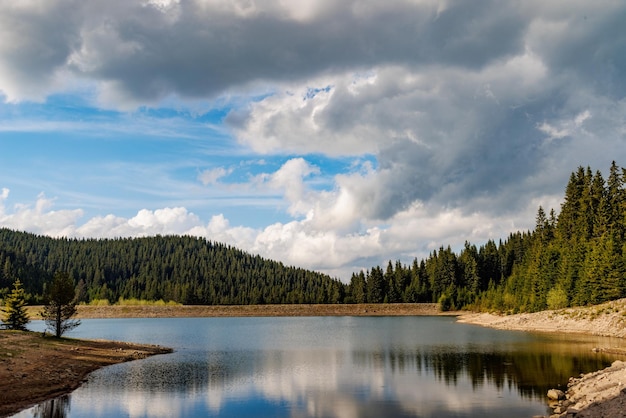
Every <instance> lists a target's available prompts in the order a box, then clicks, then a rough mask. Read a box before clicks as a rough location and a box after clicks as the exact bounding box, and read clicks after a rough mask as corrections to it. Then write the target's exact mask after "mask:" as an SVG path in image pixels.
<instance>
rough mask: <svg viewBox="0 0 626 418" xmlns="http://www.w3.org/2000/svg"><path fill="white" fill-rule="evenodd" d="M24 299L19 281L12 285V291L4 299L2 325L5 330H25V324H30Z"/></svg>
mask: <svg viewBox="0 0 626 418" xmlns="http://www.w3.org/2000/svg"><path fill="white" fill-rule="evenodd" d="M25 306H26V297H25V295H24V289H23V288H22V283H21V282H20V280H19V279H17V280H16V281H15V283H13V291H12V292H11V294H10V295H9V296H8V297H7V298H6V300H5V305H4V309H3V310H4V318H3V320H2V324H3V325H4V327H5V328H7V329H17V330H22V331H25V330H26V324H28V323H29V322H30V319H29V318H28V314H27V313H26V308H25Z"/></svg>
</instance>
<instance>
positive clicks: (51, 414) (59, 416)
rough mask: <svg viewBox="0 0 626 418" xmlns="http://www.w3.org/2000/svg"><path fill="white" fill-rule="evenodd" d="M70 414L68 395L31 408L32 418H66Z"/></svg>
mask: <svg viewBox="0 0 626 418" xmlns="http://www.w3.org/2000/svg"><path fill="white" fill-rule="evenodd" d="M69 412H70V395H63V396H59V397H58V398H55V399H50V400H48V401H45V402H42V403H40V404H39V405H37V406H35V407H34V408H33V417H34V418H66V417H67V415H68V413H69Z"/></svg>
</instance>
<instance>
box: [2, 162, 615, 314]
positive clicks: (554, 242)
mask: <svg viewBox="0 0 626 418" xmlns="http://www.w3.org/2000/svg"><path fill="white" fill-rule="evenodd" d="M560 209H561V210H560V213H559V214H558V215H557V214H556V212H555V211H554V210H550V211H549V212H546V211H545V210H544V209H543V208H542V207H540V208H539V209H538V211H537V217H536V226H535V229H534V230H533V231H526V232H515V233H512V234H510V235H509V237H508V238H506V239H505V240H500V241H499V242H497V243H496V242H495V241H492V240H490V241H488V242H487V243H485V244H484V245H481V246H480V247H477V246H476V245H474V244H471V243H469V242H466V243H465V246H464V248H463V249H462V250H461V251H460V252H459V253H458V254H457V253H455V252H453V251H452V249H451V248H450V247H445V248H444V247H443V246H442V247H440V248H439V249H438V250H436V251H433V252H432V254H430V255H429V256H428V257H427V258H426V259H423V260H417V259H415V260H413V262H412V263H411V264H410V265H405V264H402V263H401V262H399V261H397V262H392V261H390V262H389V263H388V264H387V266H386V267H384V268H383V267H380V266H376V267H373V268H371V269H370V270H367V271H361V272H358V273H354V274H353V275H352V278H351V280H350V283H349V284H347V285H346V284H343V283H341V282H340V281H339V280H336V279H333V278H331V277H329V276H326V275H323V274H320V273H315V272H312V271H308V270H304V269H300V268H294V267H286V266H284V265H283V264H281V263H278V262H275V261H270V260H266V259H263V258H261V257H259V256H254V255H251V254H248V253H245V252H243V251H240V250H237V249H235V248H232V247H229V246H226V245H224V244H219V243H212V242H210V241H207V240H205V239H202V238H195V237H188V236H182V237H177V236H156V237H149V238H124V239H121V238H120V239H113V240H109V239H105V240H96V239H89V240H77V239H67V238H49V237H44V236H37V235H33V234H29V233H24V232H16V231H11V230H8V229H0V298H2V297H3V296H4V295H6V294H8V293H9V292H10V289H11V288H12V285H13V282H14V281H15V280H16V279H20V280H21V282H22V284H23V286H24V290H25V292H26V295H27V300H28V301H29V302H30V303H40V302H42V295H43V294H44V292H45V289H46V286H47V284H48V283H50V282H51V280H52V276H53V275H54V273H55V272H58V271H63V272H67V273H68V274H69V275H70V276H71V277H72V278H73V280H74V282H75V283H76V287H77V294H78V300H79V301H80V302H89V301H93V300H100V299H107V300H109V301H110V302H115V301H117V300H119V299H120V298H124V299H132V298H135V299H143V300H153V301H154V300H161V299H162V300H164V301H175V302H179V303H183V304H208V305H217V304H221V305H229V304H244V305H247V304H269V303H385V302H389V303H394V302H440V303H441V306H442V308H443V309H462V308H473V309H479V310H499V311H506V312H520V311H539V310H543V309H546V308H561V307H567V306H576V305H590V304H598V303H602V302H605V301H608V300H613V299H618V298H622V297H626V169H623V168H619V167H618V166H617V165H616V164H615V163H613V164H612V165H611V167H610V171H609V176H608V178H607V180H606V181H605V179H604V177H603V176H602V173H601V172H600V171H596V172H595V173H593V172H592V170H591V169H590V168H586V169H585V168H583V167H580V168H578V170H577V171H575V172H573V173H572V174H571V176H570V180H569V183H568V184H567V187H566V188H565V197H564V201H563V204H562V205H561V208H560Z"/></svg>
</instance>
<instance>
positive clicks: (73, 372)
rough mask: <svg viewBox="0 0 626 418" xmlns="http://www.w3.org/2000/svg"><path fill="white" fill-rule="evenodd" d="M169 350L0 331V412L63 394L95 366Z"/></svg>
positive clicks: (5, 412)
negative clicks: (0, 394)
mask: <svg viewBox="0 0 626 418" xmlns="http://www.w3.org/2000/svg"><path fill="white" fill-rule="evenodd" d="M171 351H172V350H170V349H168V348H164V347H159V346H151V345H140V344H129V343H123V342H115V341H85V340H74V339H66V338H63V339H56V338H52V337H45V338H44V337H43V336H42V335H41V334H40V333H34V332H20V331H6V330H3V331H0V393H2V396H0V416H3V417H4V416H8V415H11V414H13V413H17V412H19V411H20V410H22V409H24V408H27V407H29V406H31V405H34V404H37V403H39V402H42V401H44V400H46V399H51V398H54V397H57V396H60V395H62V394H65V393H69V392H71V391H73V390H74V389H76V388H77V387H78V386H80V384H81V383H82V382H83V381H84V380H85V378H86V377H87V375H88V374H89V373H91V372H92V371H94V370H96V369H99V368H101V367H104V366H108V365H111V364H116V363H122V362H125V361H130V360H136V359H141V358H145V357H148V356H152V355H155V354H164V353H170V352H171Z"/></svg>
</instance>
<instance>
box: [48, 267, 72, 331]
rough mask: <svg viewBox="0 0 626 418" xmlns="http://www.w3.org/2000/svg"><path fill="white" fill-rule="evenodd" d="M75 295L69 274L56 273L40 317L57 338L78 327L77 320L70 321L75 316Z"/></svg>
mask: <svg viewBox="0 0 626 418" xmlns="http://www.w3.org/2000/svg"><path fill="white" fill-rule="evenodd" d="M75 293H76V292H75V290H74V282H73V281H72V278H71V277H70V276H69V274H67V273H63V272H58V273H56V274H55V275H54V278H53V280H52V283H51V284H50V286H49V287H48V294H47V295H46V297H47V304H46V305H45V306H44V308H43V311H42V313H41V316H42V317H43V319H44V320H45V321H46V325H47V327H48V328H49V329H50V330H51V331H52V332H54V335H55V336H56V337H57V338H60V337H61V336H62V335H63V334H64V333H65V332H67V331H70V330H72V329H74V328H76V327H77V326H79V325H80V321H79V320H74V319H72V317H73V316H74V315H76V300H75Z"/></svg>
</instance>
